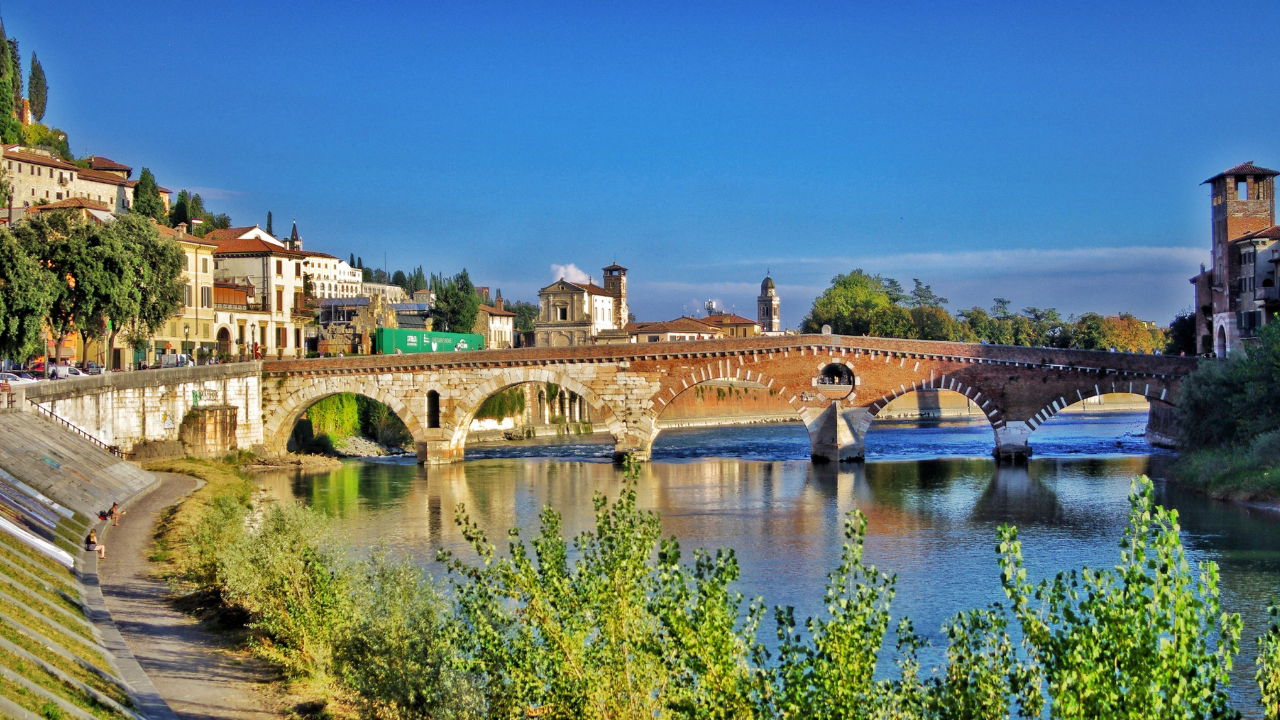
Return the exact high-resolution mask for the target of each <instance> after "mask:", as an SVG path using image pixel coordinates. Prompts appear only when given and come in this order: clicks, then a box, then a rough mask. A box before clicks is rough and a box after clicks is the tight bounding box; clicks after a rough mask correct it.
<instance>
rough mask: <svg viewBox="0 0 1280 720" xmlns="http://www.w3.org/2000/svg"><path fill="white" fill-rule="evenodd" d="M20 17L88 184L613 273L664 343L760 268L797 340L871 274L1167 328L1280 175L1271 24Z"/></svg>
mask: <svg viewBox="0 0 1280 720" xmlns="http://www.w3.org/2000/svg"><path fill="white" fill-rule="evenodd" d="M295 6H296V7H297V8H301V9H293V7H295ZM1235 7H1240V8H1242V9H1241V10H1239V11H1237V10H1235V9H1234V8H1235ZM0 11H2V13H3V19H4V22H5V25H6V27H7V29H8V32H9V34H10V36H12V37H17V38H18V40H19V41H20V43H21V49H22V53H23V63H24V73H25V69H26V68H25V66H26V64H27V62H28V60H29V58H30V53H31V51H32V50H33V49H34V50H36V51H37V52H38V54H39V55H40V59H41V61H42V63H43V65H44V67H45V70H46V73H47V75H48V77H49V85H50V91H49V95H50V98H49V112H48V115H47V117H46V121H47V122H50V123H51V124H53V125H56V126H58V127H60V128H62V129H64V130H66V131H67V132H68V133H69V134H70V136H71V141H72V150H73V151H74V152H75V153H76V154H78V155H85V154H91V153H92V154H99V155H105V156H107V157H110V158H112V159H115V160H118V161H120V162H124V163H126V164H129V165H132V166H134V167H135V168H141V167H143V166H147V167H150V168H152V169H153V170H154V171H155V173H156V175H157V177H158V179H159V181H160V183H161V184H162V185H165V186H166V187H169V188H173V189H174V190H177V189H180V188H192V189H196V190H198V191H200V192H201V193H202V194H203V195H204V197H205V200H206V205H207V206H209V207H210V209H212V210H214V211H222V212H227V213H229V214H230V215H231V216H232V218H233V220H234V221H235V222H236V224H253V223H259V224H265V218H266V213H267V211H268V210H271V211H273V212H274V216H275V227H276V230H277V232H278V233H279V232H281V231H282V230H283V231H287V229H288V223H289V221H290V219H292V218H297V220H298V224H299V228H300V230H301V232H302V234H303V237H304V238H305V240H306V243H307V247H308V249H313V250H321V251H325V252H331V253H334V254H337V255H341V256H342V257H346V256H347V255H348V253H352V252H354V253H356V254H357V255H361V256H363V257H364V259H365V262H366V264H374V263H375V262H376V263H381V262H382V259H383V256H384V254H385V256H386V258H387V261H388V263H389V264H390V265H391V266H392V268H393V269H394V268H396V267H412V266H415V265H419V264H421V265H423V266H424V268H425V269H426V270H427V271H428V272H434V271H445V272H449V273H452V272H455V271H457V270H458V269H460V268H462V267H464V266H465V267H467V268H468V269H469V270H470V271H471V274H472V277H473V278H474V280H475V281H476V283H477V284H483V285H490V286H495V287H500V288H502V290H503V291H504V294H505V295H506V296H507V297H508V298H511V299H528V300H534V299H536V291H537V288H539V287H541V286H543V285H546V284H547V283H549V282H551V281H552V280H554V279H555V278H554V276H553V275H554V272H553V270H552V266H553V265H567V264H574V265H575V266H577V267H578V268H581V269H583V270H584V271H586V272H588V273H591V274H593V275H595V277H596V279H597V281H598V280H599V275H600V271H599V268H601V267H602V266H604V265H607V264H609V263H610V262H613V261H614V260H616V261H617V262H619V263H621V264H623V265H626V266H627V267H629V268H630V271H631V272H630V280H631V285H630V287H631V294H632V307H633V309H634V311H635V312H636V314H637V315H638V316H639V317H640V319H642V320H656V319H666V318H670V317H673V316H676V315H679V314H680V313H681V312H682V311H683V310H689V311H692V310H693V309H695V308H696V307H698V306H700V304H701V302H702V301H703V300H705V299H707V298H716V299H719V300H720V301H721V302H722V303H723V304H725V305H727V306H730V307H733V308H735V309H737V310H738V311H739V312H740V313H742V314H745V315H749V316H754V313H755V295H756V293H757V292H758V288H759V282H760V279H761V278H762V277H763V275H764V273H765V270H766V268H769V269H772V272H773V276H774V278H775V279H776V280H777V283H778V286H779V290H780V293H781V294H782V297H783V303H782V308H783V315H784V321H785V325H786V326H787V327H794V326H796V325H797V324H798V323H799V321H800V319H801V317H802V316H803V315H804V313H805V312H806V311H807V309H808V306H809V304H810V302H811V301H812V298H813V297H814V296H815V295H817V294H818V293H819V292H821V291H822V289H823V288H825V287H826V285H827V283H828V281H829V280H830V278H831V276H832V275H834V274H836V273H837V272H845V271H848V270H850V269H852V268H853V267H863V268H865V269H866V270H868V271H870V272H879V273H883V274H886V275H890V276H893V277H897V278H899V279H900V280H902V282H903V284H904V285H906V286H907V287H910V284H911V278H912V277H920V278H921V279H923V280H924V281H926V282H929V283H931V284H932V285H933V287H934V289H935V290H936V291H938V292H939V293H940V294H942V295H945V296H947V297H949V298H951V301H952V303H951V306H950V307H951V309H953V310H955V309H959V308H961V307H967V306H969V305H973V304H975V303H976V304H982V305H984V306H987V305H990V299H991V297H993V296H995V295H1003V296H1005V297H1008V298H1010V299H1011V300H1012V301H1013V303H1014V305H1015V307H1019V308H1020V307H1024V306H1028V305H1036V306H1054V307H1057V308H1058V309H1060V310H1062V311H1063V312H1066V313H1077V314H1078V313H1082V312H1086V311H1090V310H1096V311H1100V312H1105V313H1114V312H1119V311H1122V310H1129V311H1132V312H1135V313H1137V314H1138V315H1140V316H1142V317H1146V318H1150V319H1156V320H1160V321H1161V322H1167V321H1168V320H1169V319H1170V317H1171V316H1172V314H1173V313H1174V312H1176V311H1178V310H1179V309H1181V308H1183V307H1185V306H1188V305H1190V302H1191V286H1190V285H1189V284H1188V283H1187V278H1188V277H1190V276H1191V275H1192V274H1194V273H1195V272H1196V271H1197V270H1198V265H1199V263H1200V262H1202V261H1206V260H1207V257H1208V244H1209V239H1208V199H1207V189H1206V188H1204V187H1201V186H1200V185H1199V183H1200V182H1201V181H1202V180H1204V179H1205V178H1207V177H1209V176H1210V175H1213V174H1214V173H1216V172H1218V171H1219V170H1221V169H1224V168H1226V167H1229V166H1231V165H1234V164H1236V163H1239V162H1242V161H1244V160H1255V161H1257V162H1258V163H1259V164H1261V165H1263V166H1270V167H1277V168H1280V133H1277V132H1276V124H1275V120H1274V119H1275V118H1276V117H1278V116H1280V93H1277V92H1276V85H1277V79H1278V78H1277V67H1276V66H1277V55H1276V53H1275V52H1273V51H1272V50H1271V42H1270V32H1271V30H1272V29H1273V28H1275V27H1277V26H1280V5H1276V4H1271V3H1255V4H1252V5H1247V6H1246V5H1239V4H1234V5H1233V4H1227V5H1219V6H1213V5H1212V4H1206V3H1195V4H1191V3H1168V2H1164V3H1114V2H1103V3H1094V4H1090V3H1081V4H1078V5H1075V4H1073V6H1072V7H1069V8H1056V9H1055V8H1045V7H1041V3H1008V2H1002V3H989V4H983V3H911V2H902V3H870V2H864V3H852V2H838V3H830V4H822V3H781V2H779V3H776V4H765V3H752V2H724V3H711V2H706V3H686V2H676V3H669V4H641V3H630V4H623V3H600V2H582V3H563V4H560V3H551V2H537V3H512V4H509V5H499V4H489V3H482V2H459V3H452V4H446V3H419V2H406V3H391V2H387V3H377V2H370V3H356V2H343V3H290V4H289V6H288V7H286V5H285V4H284V3H256V2H255V3H236V2H214V3H195V4H177V5H175V4H173V3H165V4H152V3H143V2H136V3H126V4H119V3H100V2H99V3H82V2H66V3H60V4H58V5H57V6H56V9H55V6H52V5H50V4H49V3H45V2H40V3H36V2H12V1H11V2H7V3H3V6H0Z"/></svg>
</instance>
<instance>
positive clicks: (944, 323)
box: [910, 305, 975, 342]
mask: <svg viewBox="0 0 1280 720" xmlns="http://www.w3.org/2000/svg"><path fill="white" fill-rule="evenodd" d="M910 317H911V325H912V327H913V332H912V337H915V338H918V339H920V340H947V341H950V342H972V341H973V339H974V337H975V336H974V334H973V332H972V331H971V330H969V328H968V326H966V325H964V324H963V323H961V322H959V321H957V320H956V319H955V318H953V317H951V315H949V314H947V311H946V310H943V309H942V308H940V307H937V306H933V305H922V306H920V307H914V308H911V312H910Z"/></svg>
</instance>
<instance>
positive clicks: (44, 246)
mask: <svg viewBox="0 0 1280 720" xmlns="http://www.w3.org/2000/svg"><path fill="white" fill-rule="evenodd" d="M0 57H2V55H0ZM13 232H14V235H15V237H16V238H17V239H18V243H19V244H20V245H21V246H22V247H23V248H24V249H25V250H26V252H27V254H28V255H29V256H31V257H33V258H35V259H36V261H37V262H39V263H40V265H41V266H42V267H44V268H47V269H48V270H49V272H50V273H52V274H53V276H54V282H53V284H52V286H51V289H52V291H53V298H52V303H51V304H50V307H49V314H48V322H49V331H50V333H51V334H52V335H53V337H54V339H55V340H56V341H57V344H58V346H61V344H62V343H63V342H64V341H65V340H66V339H67V337H68V336H70V335H71V333H73V332H76V331H77V330H78V329H79V327H80V325H81V324H83V323H92V322H93V321H94V318H97V319H99V320H100V319H101V317H102V310H101V308H99V307H98V306H97V303H98V301H99V299H100V298H101V296H102V294H103V293H102V290H103V288H102V287H100V286H99V285H98V284H97V283H96V282H95V281H96V280H97V279H98V278H102V276H103V258H102V257H101V255H100V254H99V253H97V252H95V251H94V250H93V248H92V246H91V243H90V242H89V233H88V228H87V227H86V224H85V222H84V221H83V220H81V219H80V218H78V217H76V216H75V215H73V214H72V213H70V212H52V213H40V214H39V215H37V216H36V217H34V218H31V219H29V220H27V221H25V222H21V223H18V224H17V225H15V226H14V229H13ZM105 280H107V282H108V284H110V283H111V280H110V278H105Z"/></svg>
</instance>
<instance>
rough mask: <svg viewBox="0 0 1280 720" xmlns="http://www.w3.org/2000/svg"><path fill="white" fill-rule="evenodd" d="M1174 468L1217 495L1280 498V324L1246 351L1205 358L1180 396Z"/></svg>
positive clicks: (1184, 479)
mask: <svg viewBox="0 0 1280 720" xmlns="http://www.w3.org/2000/svg"><path fill="white" fill-rule="evenodd" d="M1178 419H1179V424H1180V428H1181V436H1180V438H1179V440H1180V443H1181V446H1182V448H1183V449H1184V452H1183V456H1182V457H1181V458H1180V459H1179V460H1178V462H1177V463H1176V464H1175V465H1174V474H1175V475H1176V477H1177V478H1178V480H1180V481H1181V482H1183V483H1186V484H1188V485H1191V486H1193V487H1197V488H1200V489H1201V490H1203V491H1205V492H1207V493H1209V494H1210V495H1213V496H1215V497H1231V498H1239V499H1255V498H1266V499H1277V498H1280V324H1275V323H1273V324H1270V325H1267V326H1265V327H1263V328H1262V331H1261V332H1260V333H1259V337H1258V342H1257V343H1256V344H1253V345H1250V346H1249V347H1248V349H1247V351H1246V352H1243V353H1237V354H1236V355H1234V356H1232V357H1231V358H1230V359H1228V360H1224V361H1221V362H1205V363H1201V365H1200V367H1198V368H1197V369H1196V371H1195V372H1193V373H1192V374H1191V375H1190V376H1188V377H1187V379H1186V380H1185V381H1184V382H1183V386H1182V390H1181V392H1180V393H1179V398H1178Z"/></svg>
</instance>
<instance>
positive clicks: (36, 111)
mask: <svg viewBox="0 0 1280 720" xmlns="http://www.w3.org/2000/svg"><path fill="white" fill-rule="evenodd" d="M27 96H28V98H27V99H29V100H30V101H31V116H32V117H34V118H35V119H36V122H41V121H43V120H44V111H45V108H46V107H47V105H48V102H49V85H48V84H47V82H46V81H45V77H44V66H43V65H41V64H40V59H39V58H37V57H36V54H35V52H34V51H32V53H31V77H30V79H28V80H27Z"/></svg>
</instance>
